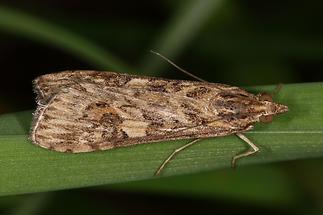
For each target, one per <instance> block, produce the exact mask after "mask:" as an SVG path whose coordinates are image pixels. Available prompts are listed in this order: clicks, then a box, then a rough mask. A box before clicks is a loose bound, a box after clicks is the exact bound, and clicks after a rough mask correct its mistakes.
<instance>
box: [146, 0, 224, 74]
mask: <svg viewBox="0 0 323 215" xmlns="http://www.w3.org/2000/svg"><path fill="white" fill-rule="evenodd" d="M222 2H223V1H222V0H204V1H194V0H193V1H183V3H184V5H183V7H180V10H179V11H177V13H176V15H175V16H174V18H173V19H171V20H170V21H169V24H168V25H167V26H166V27H164V29H163V32H162V33H161V34H160V36H158V38H157V39H156V42H155V44H153V45H152V49H154V50H155V51H157V52H160V53H161V54H164V55H165V56H167V57H169V58H175V57H176V56H177V54H178V53H180V52H181V51H182V50H183V49H184V47H186V46H187V44H188V43H189V42H190V41H191V40H192V38H194V36H195V35H197V34H198V33H199V32H200V30H201V28H202V27H203V26H204V25H205V23H206V22H207V21H208V20H209V18H210V17H211V16H212V15H214V11H215V10H216V9H218V8H219V7H220V5H221V4H222ZM142 65H143V66H142V67H143V71H145V72H146V73H148V72H149V75H152V74H155V75H156V74H158V72H159V71H160V70H161V69H162V67H163V65H166V64H165V62H163V61H162V60H161V59H160V58H159V57H157V56H154V55H152V54H151V53H147V57H146V58H145V59H144V60H143V62H142Z"/></svg>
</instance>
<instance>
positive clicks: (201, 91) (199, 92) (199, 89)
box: [186, 87, 210, 98]
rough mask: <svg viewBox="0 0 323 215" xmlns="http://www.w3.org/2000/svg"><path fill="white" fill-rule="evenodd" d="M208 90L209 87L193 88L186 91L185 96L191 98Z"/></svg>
mask: <svg viewBox="0 0 323 215" xmlns="http://www.w3.org/2000/svg"><path fill="white" fill-rule="evenodd" d="M208 92H210V89H208V88H206V87H197V88H195V89H194V90H192V91H190V92H188V93H186V96H187V97H191V98H198V97H200V96H202V95H204V94H206V93H208Z"/></svg>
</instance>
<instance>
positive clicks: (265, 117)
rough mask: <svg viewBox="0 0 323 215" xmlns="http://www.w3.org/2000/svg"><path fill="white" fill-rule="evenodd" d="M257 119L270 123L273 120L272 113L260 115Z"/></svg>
mask: <svg viewBox="0 0 323 215" xmlns="http://www.w3.org/2000/svg"><path fill="white" fill-rule="evenodd" d="M259 120H260V122H263V123H271V122H272V121H273V115H268V116H261V117H260V118H259Z"/></svg>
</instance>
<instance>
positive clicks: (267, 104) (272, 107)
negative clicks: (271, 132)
mask: <svg viewBox="0 0 323 215" xmlns="http://www.w3.org/2000/svg"><path fill="white" fill-rule="evenodd" d="M257 97H258V101H260V102H261V104H262V106H263V111H262V113H261V115H260V117H259V121H260V122H263V123H270V122H271V121H272V120H273V116H274V115H276V114H280V113H284V112H287V111H288V107H287V106H286V105H282V104H278V103H275V102H273V98H272V96H271V95H270V94H268V93H261V94H259V95H258V96H257Z"/></svg>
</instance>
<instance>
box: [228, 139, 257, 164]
mask: <svg viewBox="0 0 323 215" xmlns="http://www.w3.org/2000/svg"><path fill="white" fill-rule="evenodd" d="M236 135H237V137H239V138H240V139H241V140H243V141H245V142H246V143H247V144H248V145H249V146H250V147H251V148H250V149H249V150H247V151H246V152H243V153H241V154H238V155H236V156H234V157H233V158H232V162H231V166H232V168H235V166H236V162H237V160H238V159H240V158H243V157H248V156H250V155H253V154H255V153H256V152H258V151H259V148H258V147H257V146H256V145H255V144H253V143H252V142H251V141H250V140H249V139H248V138H247V137H246V136H245V135H243V134H241V133H236Z"/></svg>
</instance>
